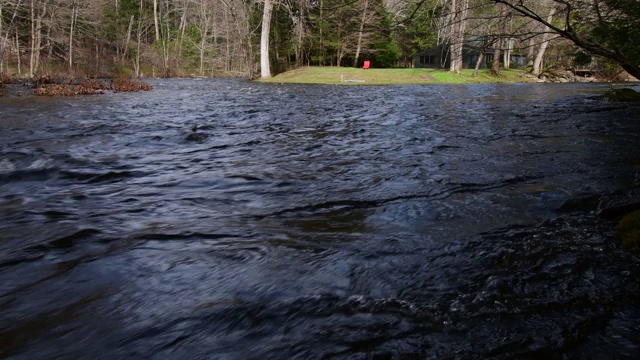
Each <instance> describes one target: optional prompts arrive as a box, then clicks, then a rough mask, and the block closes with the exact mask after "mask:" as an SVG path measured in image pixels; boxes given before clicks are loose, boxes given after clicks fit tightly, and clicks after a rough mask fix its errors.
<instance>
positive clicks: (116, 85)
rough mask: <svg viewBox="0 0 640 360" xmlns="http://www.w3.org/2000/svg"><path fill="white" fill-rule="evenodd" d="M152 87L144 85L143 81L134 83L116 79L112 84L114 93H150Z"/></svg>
mask: <svg viewBox="0 0 640 360" xmlns="http://www.w3.org/2000/svg"><path fill="white" fill-rule="evenodd" d="M151 89H152V87H151V85H149V84H147V83H144V82H142V81H132V80H129V79H115V80H113V81H112V83H111V90H113V91H123V92H130V91H149V90H151Z"/></svg>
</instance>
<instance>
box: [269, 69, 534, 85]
mask: <svg viewBox="0 0 640 360" xmlns="http://www.w3.org/2000/svg"><path fill="white" fill-rule="evenodd" d="M527 75H528V73H527V72H526V71H524V70H512V69H510V70H504V69H503V70H502V71H501V72H500V76H495V75H493V74H491V72H490V71H489V70H487V69H483V70H480V71H479V72H478V76H477V77H474V76H473V69H464V70H462V71H461V73H460V74H455V73H452V72H450V71H445V70H440V69H359V68H345V67H314V66H310V67H303V68H298V69H295V70H291V71H287V72H284V73H281V74H278V75H277V76H275V77H273V78H270V79H260V80H258V81H259V82H266V83H300V84H345V85H355V84H357V85H419V84H487V83H496V84H497V83H503V84H504V83H531V82H536V79H532V78H531V77H529V76H527Z"/></svg>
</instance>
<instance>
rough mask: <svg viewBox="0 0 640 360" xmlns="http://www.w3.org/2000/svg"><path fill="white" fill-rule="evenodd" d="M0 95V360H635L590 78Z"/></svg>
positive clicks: (160, 86) (639, 144) (173, 84)
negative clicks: (571, 208) (598, 203)
mask: <svg viewBox="0 0 640 360" xmlns="http://www.w3.org/2000/svg"><path fill="white" fill-rule="evenodd" d="M153 85H154V86H155V90H154V91H152V92H147V93H135V94H124V93H117V94H106V95H102V96H96V97H79V98H4V99H0V357H9V358H16V359H34V358H47V359H52V358H69V359H78V358H110V359H111V358H122V357H132V358H184V359H197V358H211V359H267V358H273V359H291V358H310V359H314V358H340V359H341V358H349V359H367V358H373V359H386V358H394V359H413V358H417V359H467V358H505V359H506V358H534V357H546V358H552V359H553V358H557V359H580V358H599V359H611V358H615V357H618V358H630V359H632V358H633V359H637V358H639V357H640V307H639V306H638V304H639V301H640V283H639V275H640V267H639V262H638V260H637V259H635V258H633V257H631V256H629V255H626V254H625V253H624V252H623V251H621V249H620V247H619V245H618V244H616V243H615V241H613V240H612V239H611V232H612V229H613V226H614V224H613V223H612V222H609V221H605V220H602V219H600V218H599V217H598V216H597V215H596V214H595V213H594V212H593V211H590V210H589V209H581V210H580V211H578V212H573V213H568V212H562V211H559V208H560V207H561V206H562V204H564V203H565V202H566V201H568V200H570V199H573V198H575V197H578V196H588V195H599V194H604V193H608V192H611V191H615V190H617V189H620V188H624V187H628V186H631V185H633V183H634V181H635V175H636V172H637V171H638V170H640V121H638V120H639V118H640V107H638V106H633V105H629V104H616V103H610V102H607V101H604V100H601V99H600V98H598V97H596V96H595V95H597V94H599V93H602V92H604V91H605V90H606V89H607V88H608V87H609V85H596V84H582V85H575V84H574V85H470V86H398V87H337V86H300V85H298V86H295V85H268V84H254V83H251V82H248V81H244V80H200V81H197V80H161V81H160V80H158V81H155V82H154V83H153Z"/></svg>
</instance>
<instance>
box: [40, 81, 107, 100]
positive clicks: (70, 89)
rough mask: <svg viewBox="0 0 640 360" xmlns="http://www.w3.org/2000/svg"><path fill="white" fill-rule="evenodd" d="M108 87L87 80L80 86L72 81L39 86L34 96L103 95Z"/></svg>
mask: <svg viewBox="0 0 640 360" xmlns="http://www.w3.org/2000/svg"><path fill="white" fill-rule="evenodd" d="M107 89H108V87H107V86H106V85H105V84H103V83H100V82H98V81H96V80H86V81H84V82H82V83H79V84H73V83H71V82H70V81H69V82H66V83H61V84H53V85H39V86H38V87H37V88H36V89H35V91H34V94H35V95H38V96H74V95H96V94H103V93H104V91H105V90H107Z"/></svg>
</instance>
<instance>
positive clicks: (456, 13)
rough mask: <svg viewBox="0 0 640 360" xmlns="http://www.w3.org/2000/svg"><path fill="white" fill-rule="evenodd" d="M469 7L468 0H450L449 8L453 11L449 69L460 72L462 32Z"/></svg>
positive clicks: (461, 66)
mask: <svg viewBox="0 0 640 360" xmlns="http://www.w3.org/2000/svg"><path fill="white" fill-rule="evenodd" d="M468 8H469V0H451V10H452V11H453V17H452V24H451V36H450V41H451V45H450V46H449V49H450V53H451V62H450V66H449V71H454V72H456V73H458V74H459V73H460V70H462V68H463V65H464V64H463V60H464V59H463V53H462V50H463V45H464V32H465V30H466V27H467V11H468Z"/></svg>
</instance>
